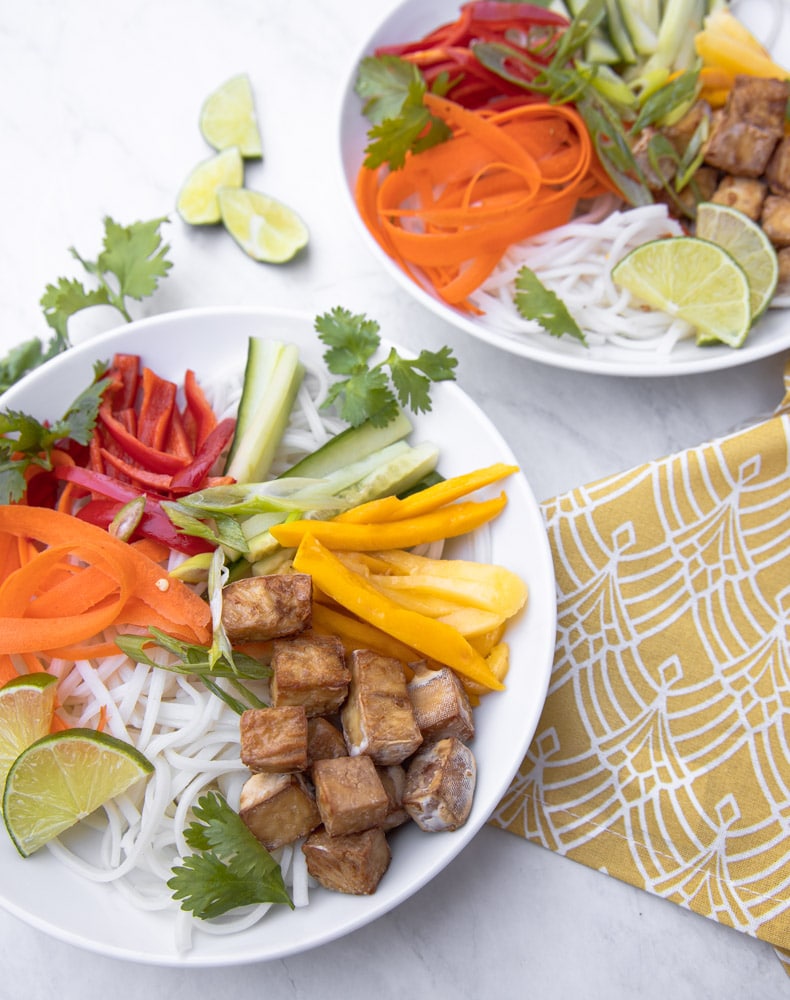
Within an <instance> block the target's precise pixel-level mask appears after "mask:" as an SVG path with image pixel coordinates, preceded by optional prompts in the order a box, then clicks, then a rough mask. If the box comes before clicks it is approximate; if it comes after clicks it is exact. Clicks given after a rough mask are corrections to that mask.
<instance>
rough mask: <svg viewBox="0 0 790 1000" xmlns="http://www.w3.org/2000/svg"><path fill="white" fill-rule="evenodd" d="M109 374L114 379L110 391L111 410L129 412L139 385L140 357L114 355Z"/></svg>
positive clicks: (134, 355) (136, 355)
mask: <svg viewBox="0 0 790 1000" xmlns="http://www.w3.org/2000/svg"><path fill="white" fill-rule="evenodd" d="M110 374H111V375H112V376H113V379H114V384H113V386H112V391H111V398H112V408H113V410H131V409H132V408H133V407H134V404H135V400H136V399H137V388H138V386H139V384H140V356H139V355H138V354H116V355H115V356H114V357H113V359H112V366H111V368H110Z"/></svg>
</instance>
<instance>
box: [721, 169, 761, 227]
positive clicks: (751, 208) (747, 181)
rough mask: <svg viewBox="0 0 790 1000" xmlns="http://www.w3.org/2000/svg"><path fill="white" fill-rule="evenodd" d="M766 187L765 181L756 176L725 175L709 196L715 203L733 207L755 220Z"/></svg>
mask: <svg viewBox="0 0 790 1000" xmlns="http://www.w3.org/2000/svg"><path fill="white" fill-rule="evenodd" d="M767 193H768V189H767V187H766V186H765V182H764V181H762V180H758V179H757V178H756V177H732V176H731V175H727V176H726V177H724V178H722V181H721V183H720V184H719V186H718V187H717V188H716V191H715V192H714V194H713V197H712V198H711V201H713V202H715V203H716V204H717V205H727V206H728V207H729V208H735V209H737V210H738V211H739V212H743V214H744V215H748V216H749V218H750V219H751V220H752V221H753V222H756V221H757V220H758V219H759V218H760V213H761V212H762V210H763V203H764V201H765V196H766V194H767Z"/></svg>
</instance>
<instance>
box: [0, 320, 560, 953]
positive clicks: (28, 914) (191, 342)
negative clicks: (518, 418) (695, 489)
mask: <svg viewBox="0 0 790 1000" xmlns="http://www.w3.org/2000/svg"><path fill="white" fill-rule="evenodd" d="M253 334H255V335H260V336H270V337H274V338H281V339H284V340H289V341H291V342H294V343H296V344H298V345H299V347H300V350H301V352H302V356H303V358H304V359H305V360H306V361H308V362H310V361H312V362H313V363H314V364H318V363H320V361H321V355H322V352H323V349H324V348H323V345H321V344H320V343H319V341H318V339H317V337H316V335H315V333H314V332H313V320H312V317H309V316H305V315H301V314H297V313H291V312H280V311H274V310H265V309H246V308H236V309H207V310H194V311H192V310H188V311H183V312H175V313H170V314H166V315H163V316H160V317H156V318H154V319H148V320H142V321H140V322H136V323H132V324H129V325H126V326H123V327H121V328H119V329H117V330H114V331H112V332H110V333H108V334H106V335H104V336H100V337H97V338H96V339H95V340H93V341H90V342H87V343H84V344H82V345H81V346H79V347H75V348H73V349H71V350H70V351H68V352H67V353H65V354H62V355H60V356H59V357H57V358H56V359H54V360H52V361H50V362H48V363H47V364H46V365H44V366H43V367H42V368H40V369H38V370H37V371H35V372H33V373H32V374H31V375H29V376H27V377H26V378H25V379H24V380H22V381H21V382H20V383H19V384H18V385H16V386H15V387H13V388H12V389H11V390H9V392H8V393H6V395H5V396H4V397H3V399H2V401H0V405H2V406H3V407H4V408H5V407H7V408H13V409H19V410H23V411H27V412H30V413H32V414H33V415H35V416H37V417H38V418H39V419H43V418H47V417H48V418H57V417H59V416H61V415H62V414H63V413H64V412H65V410H66V408H67V407H68V405H69V404H70V403H71V402H72V401H73V399H74V398H75V396H76V395H77V394H78V392H79V391H81V390H82V389H83V388H84V387H85V386H86V385H87V384H88V383H89V382H90V380H91V377H92V372H93V363H94V361H96V360H109V359H110V358H111V357H112V354H113V353H114V352H115V351H125V352H131V353H137V354H141V355H142V357H143V359H144V361H145V362H146V363H148V364H150V365H151V366H152V367H153V368H154V369H155V370H156V371H157V372H159V373H160V374H162V375H164V376H169V377H171V378H173V379H178V380H180V379H181V378H182V377H183V373H184V370H185V368H186V367H191V368H193V369H194V370H195V372H196V374H197V375H198V377H199V378H200V377H201V376H202V377H208V376H211V375H215V374H216V373H217V371H218V369H220V368H224V367H226V366H229V365H236V366H238V367H239V368H240V367H241V366H242V365H243V361H244V357H245V353H246V344H247V338H248V336H250V335H253ZM433 401H434V403H433V410H432V412H430V413H428V414H424V415H421V416H419V417H415V418H414V425H415V432H414V436H413V437H414V439H415V440H424V441H428V440H430V441H434V442H435V443H437V444H438V445H439V446H440V448H441V459H440V466H439V468H440V471H441V472H442V473H443V474H444V475H455V474H458V473H460V472H462V471H469V470H471V469H473V468H475V467H478V466H484V465H489V464H491V463H493V462H497V461H503V462H509V463H513V464H515V459H514V457H513V454H512V452H511V451H510V449H509V448H508V446H507V445H506V444H505V442H504V440H503V439H502V437H501V436H500V435H499V433H498V432H497V431H496V429H495V428H494V427H493V425H492V424H491V423H490V422H489V420H488V418H487V417H486V416H485V415H484V414H483V413H482V412H481V411H480V410H479V409H478V407H477V406H476V404H474V403H473V402H472V401H471V400H470V399H469V398H468V397H467V396H466V395H465V394H464V393H463V392H462V391H461V390H460V389H459V388H458V387H457V386H456V385H455V384H453V383H450V382H443V383H439V384H438V385H436V386H435V388H434V390H433ZM504 485H505V488H506V490H507V493H508V497H509V502H508V505H507V507H506V508H505V511H504V512H503V514H502V515H500V517H499V518H498V519H497V520H496V522H495V523H494V524H493V526H492V528H491V546H492V558H493V561H495V562H499V563H501V564H503V565H505V566H508V567H509V568H511V569H513V570H515V571H517V572H518V573H519V574H520V575H521V576H522V577H523V578H524V579H525V580H526V582H527V584H528V586H529V591H530V598H529V604H528V608H527V609H526V612H525V613H524V614H522V615H521V616H520V617H519V618H518V619H517V620H516V621H514V622H513V623H512V625H511V627H510V628H509V630H508V634H507V638H508V641H509V642H510V644H511V654H512V665H511V672H510V675H509V677H508V681H507V691H506V692H503V693H497V694H492V695H489V696H487V697H486V698H485V699H483V702H482V704H481V705H480V707H479V708H478V709H477V710H476V720H477V735H476V736H475V738H474V742H473V748H474V751H475V754H476V757H477V760H478V767H479V780H478V785H477V790H476V794H475V800H474V805H473V808H472V813H471V816H470V818H469V821H468V822H467V824H466V825H465V826H464V827H462V828H461V829H460V830H458V831H457V832H455V833H443V834H427V833H421V832H420V831H419V830H418V829H417V827H416V826H414V825H413V824H412V825H411V827H410V828H405V827H404V828H402V829H400V830H397V831H395V832H394V834H392V849H393V860H392V864H391V867H390V869H389V871H388V872H387V873H386V875H385V876H384V879H383V880H382V882H381V884H380V886H379V888H378V890H377V891H376V893H375V894H374V895H372V896H369V897H355V896H346V895H342V894H339V893H331V892H328V891H325V890H320V889H316V890H313V891H312V893H311V902H310V903H309V905H308V906H307V907H305V908H303V909H297V910H296V911H293V912H292V911H290V910H288V909H286V908H284V907H282V908H280V909H279V910H276V909H273V910H271V911H270V912H269V913H268V914H267V915H266V916H265V917H264V918H263V920H262V921H261V922H260V923H259V924H257V925H256V926H254V927H252V928H250V929H248V930H245V931H241V932H238V933H234V934H233V935H230V936H213V935H209V934H205V933H200V932H198V933H197V934H196V936H195V941H194V947H193V948H192V950H190V951H188V952H186V953H184V954H179V953H178V951H177V950H176V946H175V935H174V913H173V912H172V911H171V912H167V913H152V912H143V911H141V910H138V909H136V908H134V906H133V905H132V904H131V903H129V902H127V901H126V899H125V898H123V897H121V896H120V895H119V894H118V893H117V892H115V891H113V889H111V888H110V887H108V886H106V885H97V884H94V883H92V882H87V881H83V880H82V879H81V878H79V877H78V876H77V875H75V874H73V873H72V872H71V871H69V870H66V869H65V868H63V867H62V866H61V865H60V863H59V862H58V861H57V860H56V859H55V858H54V857H53V856H52V855H51V854H49V853H48V852H47V851H46V850H45V849H44V850H42V851H40V852H39V853H38V854H36V855H34V856H32V857H30V858H27V859H22V858H21V857H20V856H19V855H18V854H17V853H16V851H15V849H14V847H13V845H12V844H11V841H10V838H8V837H7V836H5V832H4V830H2V828H0V867H1V868H2V872H3V877H2V880H1V881H0V905H2V906H4V907H5V908H6V909H7V910H9V911H10V912H11V913H13V914H15V915H16V916H18V917H20V918H22V919H23V920H25V921H27V922H28V923H30V924H32V925H33V926H35V927H38V928H40V929H41V930H43V931H45V932H47V933H48V934H51V935H53V936H55V937H57V938H60V939H61V940H64V941H67V942H69V943H71V944H76V945H79V946H81V947H83V948H87V949H90V950H92V951H95V952H99V953H102V954H105V955H111V956H115V957H120V958H125V959H132V960H135V961H139V962H144V963H150V964H157V965H173V966H216V965H226V964H240V963H244V962H254V961H260V960H263V959H273V958H282V957H284V956H286V955H291V954H294V953H296V952H299V951H303V950H305V949H308V948H311V947H314V946H316V945H319V944H323V943H325V942H327V941H330V940H333V939H334V938H338V937H340V936H342V935H344V934H348V933H349V932H351V931H353V930H355V929H356V928H358V927H362V926H363V925H364V924H367V923H368V922H369V921H371V920H374V919H375V918H377V917H379V916H381V915H382V914H384V913H386V912H387V911H388V910H391V909H392V908H393V907H395V906H397V905H398V904H399V903H400V902H402V901H403V900H405V899H407V898H408V897H409V896H411V895H412V894H413V893H414V892H416V891H417V890H418V889H420V888H421V887H422V886H424V885H425V884H426V883H427V882H429V881H430V880H431V879H432V878H433V877H434V876H435V875H436V874H437V873H438V872H440V871H441V870H442V869H443V868H444V867H445V866H446V865H447V864H448V863H449V862H450V861H452V859H453V858H454V857H455V856H456V855H457V854H458V853H459V852H460V851H461V850H462V848H463V847H464V846H465V845H466V844H468V843H469V841H470V840H471V839H472V837H474V835H475V833H476V832H477V831H478V830H479V829H480V827H481V826H482V825H483V824H484V823H485V822H486V820H487V819H488V817H489V816H490V814H491V813H492V811H493V809H494V808H495V806H496V805H497V803H498V802H499V800H500V798H501V797H502V795H503V794H504V792H505V791H506V789H507V787H508V785H509V783H510V780H511V778H512V777H513V775H514V774H515V772H516V770H517V769H518V767H519V765H520V763H521V761H522V759H523V757H524V754H525V752H526V750H527V747H528V745H529V743H530V741H531V739H532V736H533V734H534V732H535V729H536V726H537V723H538V718H539V715H540V712H541V709H542V706H543V702H544V699H545V695H546V690H547V687H548V681H549V676H550V673H551V665H552V659H553V652H554V640H555V623H556V604H555V590H554V573H553V566H552V560H551V553H550V550H549V545H548V541H547V537H546V533H545V530H544V525H543V519H542V516H541V512H540V508H539V506H538V504H537V502H536V500H535V498H534V496H533V494H532V492H531V490H530V488H529V486H528V484H527V481H526V479H525V478H524V476H523V475H522V474H521V473H519V474H517V475H515V476H512V477H510V478H509V479H508V480H507V481H506V483H505V484H504Z"/></svg>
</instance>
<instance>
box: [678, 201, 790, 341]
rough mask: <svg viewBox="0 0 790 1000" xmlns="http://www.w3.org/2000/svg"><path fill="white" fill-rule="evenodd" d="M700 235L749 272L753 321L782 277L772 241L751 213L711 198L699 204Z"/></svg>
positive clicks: (765, 305) (747, 276)
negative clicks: (752, 217)
mask: <svg viewBox="0 0 790 1000" xmlns="http://www.w3.org/2000/svg"><path fill="white" fill-rule="evenodd" d="M697 236H699V237H701V238H702V239H704V240H710V241H711V242H712V243H718V245H719V246H720V247H724V249H725V250H726V251H727V252H728V253H729V254H731V256H733V257H734V258H735V260H737V261H738V263H739V264H740V265H741V267H742V268H743V269H744V271H745V272H746V279H747V281H748V282H749V304H750V308H751V312H752V323H753V322H754V321H755V320H756V319H757V318H758V316H760V315H762V313H763V312H764V311H765V309H766V308H767V306H768V303H769V302H770V301H771V299H772V297H773V294H774V292H775V291H776V285H777V282H778V280H779V260H778V258H777V256H776V250H775V249H774V247H773V244H772V243H771V241H770V240H769V239H768V237H767V236H766V235H765V233H764V232H763V230H762V228H761V227H760V226H758V224H757V223H756V222H752V220H751V219H750V218H749V216H748V215H744V213H743V212H739V211H738V209H737V208H731V207H730V206H729V205H717V204H715V203H714V202H711V201H706V202H703V203H702V204H701V205H698V206H697Z"/></svg>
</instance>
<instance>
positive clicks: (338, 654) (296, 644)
mask: <svg viewBox="0 0 790 1000" xmlns="http://www.w3.org/2000/svg"><path fill="white" fill-rule="evenodd" d="M271 667H272V679H271V682H270V690H271V696H272V704H273V705H276V706H280V705H303V706H304V710H305V712H307V715H308V717H312V716H316V715H332V714H333V713H335V712H337V710H338V709H339V708H340V706H341V705H342V704H343V702H344V701H345V700H346V695H347V694H348V685H349V681H350V680H351V673H350V671H349V669H348V667H347V666H346V656H345V651H344V649H343V644H342V642H341V641H340V640H339V639H338V638H336V637H335V636H331V635H313V634H309V635H298V636H294V637H293V638H291V639H275V640H274V643H273V644H272V659H271Z"/></svg>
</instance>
